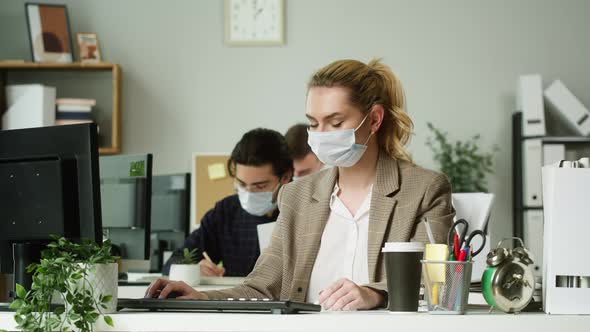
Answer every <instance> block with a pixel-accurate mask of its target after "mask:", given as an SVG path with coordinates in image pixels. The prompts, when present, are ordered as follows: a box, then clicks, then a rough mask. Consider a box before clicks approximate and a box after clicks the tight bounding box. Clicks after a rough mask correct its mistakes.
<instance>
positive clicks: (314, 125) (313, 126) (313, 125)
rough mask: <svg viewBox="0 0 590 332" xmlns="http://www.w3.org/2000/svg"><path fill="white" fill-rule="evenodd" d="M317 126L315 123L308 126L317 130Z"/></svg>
mask: <svg viewBox="0 0 590 332" xmlns="http://www.w3.org/2000/svg"><path fill="white" fill-rule="evenodd" d="M317 127H318V124H317V123H310V124H309V128H317Z"/></svg>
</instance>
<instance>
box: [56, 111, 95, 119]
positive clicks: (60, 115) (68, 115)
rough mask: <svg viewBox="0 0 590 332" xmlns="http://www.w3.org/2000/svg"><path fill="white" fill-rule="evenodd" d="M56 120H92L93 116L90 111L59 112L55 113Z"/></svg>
mask: <svg viewBox="0 0 590 332" xmlns="http://www.w3.org/2000/svg"><path fill="white" fill-rule="evenodd" d="M55 119H56V120H92V116H91V114H90V113H88V112H59V111H58V112H57V113H56V114H55Z"/></svg>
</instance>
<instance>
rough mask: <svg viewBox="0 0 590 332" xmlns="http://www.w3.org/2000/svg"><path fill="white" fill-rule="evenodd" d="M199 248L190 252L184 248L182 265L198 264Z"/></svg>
mask: <svg viewBox="0 0 590 332" xmlns="http://www.w3.org/2000/svg"><path fill="white" fill-rule="evenodd" d="M197 263H198V261H197V248H195V249H193V250H190V251H189V250H188V248H184V250H183V251H182V261H181V262H180V264H197Z"/></svg>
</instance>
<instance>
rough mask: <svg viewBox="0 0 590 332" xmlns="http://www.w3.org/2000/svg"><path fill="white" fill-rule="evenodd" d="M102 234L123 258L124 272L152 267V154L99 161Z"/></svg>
mask: <svg viewBox="0 0 590 332" xmlns="http://www.w3.org/2000/svg"><path fill="white" fill-rule="evenodd" d="M100 192H101V197H102V218H103V223H102V226H103V232H104V235H105V237H107V238H109V239H110V240H111V242H112V243H113V245H114V247H115V248H116V249H118V251H119V252H118V253H117V254H118V255H120V256H121V258H122V259H123V265H122V269H121V270H122V271H120V272H127V271H134V272H135V271H136V272H147V271H148V270H149V268H150V266H149V259H150V232H151V194H152V155H151V154H141V155H119V156H106V157H101V158H100Z"/></svg>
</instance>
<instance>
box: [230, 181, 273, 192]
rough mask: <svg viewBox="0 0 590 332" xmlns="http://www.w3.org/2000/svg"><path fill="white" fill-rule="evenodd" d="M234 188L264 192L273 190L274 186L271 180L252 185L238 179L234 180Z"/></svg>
mask: <svg viewBox="0 0 590 332" xmlns="http://www.w3.org/2000/svg"><path fill="white" fill-rule="evenodd" d="M234 189H235V190H236V191H238V190H245V191H249V192H251V193H257V192H263V191H273V189H274V186H273V183H272V182H271V181H266V182H262V183H255V184H252V185H242V184H240V183H239V182H238V181H237V180H234Z"/></svg>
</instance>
